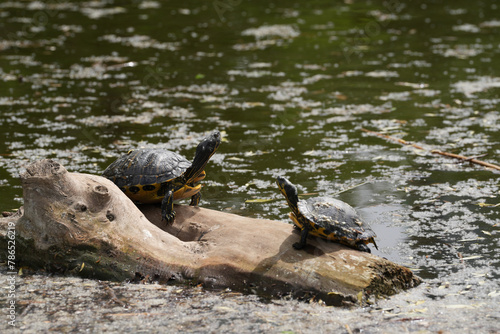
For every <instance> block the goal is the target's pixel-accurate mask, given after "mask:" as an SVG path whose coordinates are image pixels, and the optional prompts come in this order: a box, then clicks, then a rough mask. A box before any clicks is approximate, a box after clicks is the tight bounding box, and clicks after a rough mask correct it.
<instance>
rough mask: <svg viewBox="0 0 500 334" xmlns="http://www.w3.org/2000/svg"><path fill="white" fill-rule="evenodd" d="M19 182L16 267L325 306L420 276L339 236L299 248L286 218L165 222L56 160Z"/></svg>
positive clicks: (198, 212) (187, 213) (196, 210)
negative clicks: (344, 242) (291, 298)
mask: <svg viewBox="0 0 500 334" xmlns="http://www.w3.org/2000/svg"><path fill="white" fill-rule="evenodd" d="M21 181H22V186H23V195H24V206H23V207H22V208H21V209H20V210H19V211H18V213H17V214H15V215H13V216H10V217H6V218H2V219H0V231H1V232H0V241H1V243H2V244H6V242H7V241H6V231H7V228H8V227H7V226H8V224H9V223H10V225H11V226H12V225H13V222H14V223H15V233H16V261H17V266H18V267H19V266H22V267H29V268H32V269H44V270H46V271H48V272H54V273H62V274H75V275H79V276H82V277H91V278H98V279H106V280H118V281H122V280H131V281H133V280H145V279H148V280H155V281H159V282H162V283H166V282H171V281H173V282H179V283H192V284H200V283H201V284H202V285H203V286H204V287H206V288H215V289H219V288H223V289H224V288H230V289H232V290H235V291H240V292H250V293H258V294H263V295H265V296H269V297H277V296H283V295H292V296H294V297H297V298H313V297H315V298H317V299H321V300H323V301H324V302H325V303H327V304H329V305H350V304H351V305H352V304H357V303H359V302H366V301H367V300H368V298H369V297H370V296H374V297H377V296H388V295H391V294H395V293H397V292H399V291H401V290H403V289H407V288H411V287H413V286H415V285H417V284H418V283H419V282H420V279H419V278H418V277H416V276H414V275H413V273H412V272H411V271H410V270H408V269H407V268H404V267H401V266H399V265H397V264H394V263H392V262H390V261H388V260H386V259H383V258H380V257H377V256H374V255H371V254H368V253H363V252H359V251H356V250H353V249H350V248H347V247H344V246H342V245H339V244H337V243H332V242H326V241H323V240H320V239H314V238H311V240H310V241H309V242H308V246H307V247H306V250H305V251H297V250H295V249H293V247H292V244H293V243H294V242H296V241H297V240H298V239H299V234H298V233H297V232H296V231H294V229H293V227H292V225H290V224H285V223H283V222H277V221H272V220H264V219H253V218H245V217H241V216H237V215H234V214H228V213H223V212H218V211H214V210H208V209H204V208H200V207H189V206H176V212H177V216H176V218H175V221H174V223H173V225H171V226H168V227H167V226H165V223H164V222H162V221H161V213H160V208H159V207H157V206H154V205H149V206H142V207H141V210H142V211H141V210H139V209H138V207H137V206H136V205H134V204H133V203H132V202H131V201H130V200H129V199H128V198H127V197H126V196H125V195H124V194H123V193H122V192H121V191H120V190H119V189H118V188H117V187H116V186H115V185H114V184H113V183H112V182H111V181H109V180H107V179H104V178H102V177H100V176H95V175H88V174H79V173H69V172H67V171H66V169H65V168H64V167H63V166H61V165H60V164H59V163H57V162H55V161H52V160H41V161H38V162H35V163H33V164H32V165H30V166H28V168H27V171H26V172H25V173H23V174H22V175H21ZM3 249H7V247H6V245H5V248H3Z"/></svg>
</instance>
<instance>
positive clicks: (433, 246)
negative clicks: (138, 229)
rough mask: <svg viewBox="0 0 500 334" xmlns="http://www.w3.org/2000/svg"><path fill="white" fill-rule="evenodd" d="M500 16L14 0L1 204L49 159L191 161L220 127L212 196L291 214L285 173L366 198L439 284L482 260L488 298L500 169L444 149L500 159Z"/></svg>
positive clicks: (400, 5)
mask: <svg viewBox="0 0 500 334" xmlns="http://www.w3.org/2000/svg"><path fill="white" fill-rule="evenodd" d="M497 13H498V6H497V4H496V2H495V1H493V0H491V1H476V2H469V1H454V2H445V1H424V2H421V1H410V2H399V1H387V2H383V1H334V2H332V1H310V2H304V3H301V2H290V1H278V2H269V1H238V0H235V1H229V0H222V1H204V2H200V1H182V2H180V1H111V0H109V1H92V2H76V1H73V2H66V1H47V2H44V3H42V2H29V1H22V2H2V3H0V113H1V118H0V125H1V129H2V131H1V133H0V187H1V190H2V191H1V193H0V208H1V209H2V210H4V211H5V210H11V209H15V208H17V207H19V206H20V205H21V204H22V189H21V187H20V182H19V180H18V175H19V173H20V172H22V171H23V169H24V166H26V165H27V164H29V163H30V162H32V161H35V160H38V159H43V158H53V159H56V160H58V161H60V162H61V163H62V164H63V165H64V166H65V167H66V168H67V169H68V170H69V171H74V172H84V173H92V174H100V173H101V172H102V171H103V170H104V169H105V168H106V166H107V165H108V164H110V163H111V162H112V161H113V160H114V159H116V158H117V157H118V156H119V155H121V154H123V153H125V152H127V151H128V150H129V149H130V148H134V147H138V146H145V147H165V148H167V149H170V150H175V151H177V152H179V153H181V154H183V155H185V156H186V157H188V158H189V159H191V158H192V157H193V154H194V149H195V147H196V144H197V143H198V142H199V141H200V139H201V138H202V137H203V136H204V135H206V134H207V133H208V132H210V131H212V130H213V129H218V130H220V131H221V132H222V133H223V138H224V142H223V143H222V145H221V147H220V148H219V151H218V153H217V154H216V155H215V156H214V157H213V158H212V160H211V162H210V164H209V165H208V167H207V173H208V177H207V179H206V182H204V183H205V185H204V189H203V198H202V203H201V205H202V206H204V207H207V208H212V209H217V210H225V211H228V212H233V213H237V214H241V215H245V216H252V217H263V218H271V219H276V220H282V221H287V212H288V208H287V207H286V206H285V202H284V200H283V198H282V197H281V195H280V194H279V193H278V190H277V187H276V186H275V183H274V179H275V177H276V176H278V175H285V176H287V177H289V178H290V180H292V182H294V183H296V184H297V185H299V189H300V192H301V193H320V194H328V195H336V194H338V197H339V198H340V199H342V200H344V201H347V202H349V203H350V204H351V205H353V206H354V207H356V208H357V209H358V210H359V211H360V213H361V214H362V216H363V217H364V219H365V220H366V221H367V222H369V223H371V224H372V226H373V229H374V230H375V232H376V233H377V234H378V238H377V243H378V244H379V246H380V250H379V251H375V254H378V255H381V256H385V257H387V258H389V259H390V260H393V261H396V262H398V263H401V264H404V265H406V266H408V267H410V268H412V269H414V270H415V271H416V272H417V273H418V274H419V275H421V276H422V277H424V278H429V279H435V278H443V277H448V276H447V275H451V274H454V275H456V276H453V277H455V278H454V279H455V280H456V282H457V283H460V284H462V283H463V282H465V281H467V279H465V278H466V277H467V275H469V274H470V271H473V272H479V273H481V274H484V275H486V276H485V277H487V279H486V285H485V283H482V284H481V287H482V289H484V290H481V291H483V292H484V295H486V294H487V293H488V292H490V291H496V290H495V289H494V288H492V289H493V290H492V289H490V288H488V289H486V288H484V286H488V287H492V286H495V284H496V283H498V278H499V277H500V257H499V255H498V252H497V249H498V247H499V246H500V245H499V237H498V236H499V233H500V232H499V231H500V214H499V210H498V206H494V205H497V204H498V203H499V202H500V200H499V198H498V197H499V196H498V195H499V189H500V188H499V183H498V175H499V174H498V172H494V171H491V170H486V169H484V168H483V167H481V166H474V165H471V164H469V163H460V162H459V161H456V160H453V159H449V158H445V157H440V156H437V155H435V154H431V153H429V150H430V149H440V150H444V151H448V152H452V153H457V154H462V155H465V156H477V155H483V154H485V156H484V157H481V159H482V160H485V161H489V162H492V163H497V164H500V154H499V153H500V136H499V135H498V131H499V129H500V113H499V110H498V102H499V101H500V94H499V93H500V74H499V71H500V60H499V59H500V58H499V54H500V20H499V19H498V15H497ZM362 128H367V129H370V130H374V131H378V132H383V133H385V134H389V135H391V136H394V137H398V138H402V139H405V140H407V141H412V142H416V143H418V144H419V145H422V146H424V148H425V149H426V150H424V151H422V150H417V149H414V148H413V147H404V146H402V145H400V144H397V143H393V142H389V141H386V140H384V139H382V138H379V137H375V136H371V135H368V134H366V133H364V132H362V131H361V129H362ZM267 199H269V201H259V200H267ZM249 200H250V202H248V201H249ZM252 200H257V201H252ZM480 203H486V204H487V205H480ZM481 277H483V276H481ZM447 279H449V280H453V279H451V278H447ZM478 289H479V286H478ZM495 296H496V295H495Z"/></svg>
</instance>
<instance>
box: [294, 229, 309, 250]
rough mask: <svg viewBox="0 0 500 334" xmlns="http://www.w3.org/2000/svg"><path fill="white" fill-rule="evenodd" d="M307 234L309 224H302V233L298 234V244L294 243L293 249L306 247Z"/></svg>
mask: <svg viewBox="0 0 500 334" xmlns="http://www.w3.org/2000/svg"><path fill="white" fill-rule="evenodd" d="M308 234H309V224H304V227H303V228H302V233H301V234H300V242H296V243H294V244H293V248H295V249H297V250H298V249H302V248H304V247H305V245H306V240H307V235H308Z"/></svg>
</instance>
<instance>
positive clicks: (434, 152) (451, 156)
mask: <svg viewBox="0 0 500 334" xmlns="http://www.w3.org/2000/svg"><path fill="white" fill-rule="evenodd" d="M361 131H364V132H367V133H369V134H372V135H375V136H378V137H382V138H385V139H389V140H391V141H395V142H397V143H400V144H403V145H409V146H413V147H415V148H417V149H419V150H423V149H424V148H423V147H422V146H420V145H417V144H414V143H410V142H408V141H406V140H404V139H399V138H395V137H391V136H389V135H385V134H383V133H380V132H376V131H371V130H367V129H364V128H362V129H361ZM430 152H431V153H433V154H439V155H442V156H445V157H449V158H455V159H459V160H462V161H468V162H470V163H473V164H476V165H481V166H483V167H487V168H492V169H496V170H500V166H498V165H495V164H492V163H489V162H486V161H482V160H478V159H476V157H466V156H463V155H459V154H454V153H449V152H444V151H441V150H431V151H430Z"/></svg>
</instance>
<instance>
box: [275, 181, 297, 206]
mask: <svg viewBox="0 0 500 334" xmlns="http://www.w3.org/2000/svg"><path fill="white" fill-rule="evenodd" d="M276 183H277V184H278V188H279V190H280V191H281V193H282V194H283V196H285V198H286V201H287V202H288V205H289V206H290V208H291V209H292V210H295V209H296V208H297V205H298V202H299V196H298V194H297V188H296V187H295V186H294V185H293V183H292V182H290V181H289V180H288V179H287V178H286V177H282V176H278V177H277V178H276Z"/></svg>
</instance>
